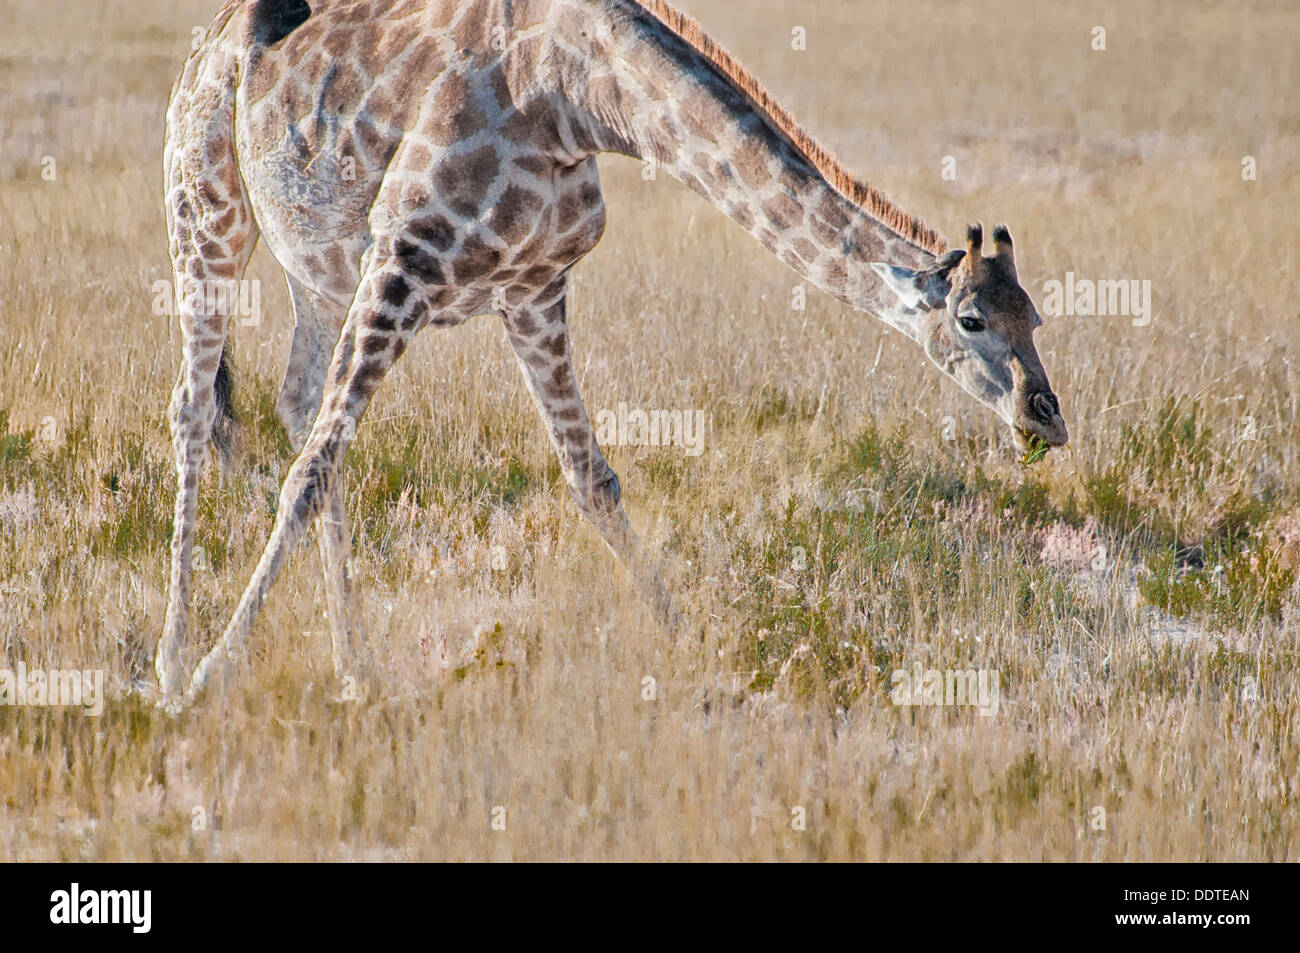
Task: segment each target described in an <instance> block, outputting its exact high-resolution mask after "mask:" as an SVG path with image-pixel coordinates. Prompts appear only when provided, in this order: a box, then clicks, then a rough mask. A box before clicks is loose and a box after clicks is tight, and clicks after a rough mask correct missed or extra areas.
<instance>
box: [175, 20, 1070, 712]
mask: <svg viewBox="0 0 1300 953" xmlns="http://www.w3.org/2000/svg"><path fill="white" fill-rule="evenodd" d="M602 152H616V153H622V154H625V155H630V156H635V157H638V158H640V159H642V160H644V161H646V162H649V163H653V168H655V169H663V170H664V171H665V172H666V173H668V174H670V175H672V176H674V177H675V178H677V179H679V180H680V181H682V182H683V183H685V184H686V185H687V186H688V187H690V188H691V189H693V190H694V191H696V192H697V193H699V194H700V195H702V196H703V197H704V198H705V199H707V200H708V201H709V202H711V203H712V204H713V205H715V206H716V207H718V208H719V209H720V210H721V211H722V212H723V213H724V214H726V215H728V216H729V217H730V218H732V219H733V220H734V221H735V222H736V223H737V224H739V225H740V227H741V228H743V229H744V230H745V231H747V232H748V233H749V234H751V235H752V236H753V237H754V238H756V239H757V240H758V241H759V242H760V243H761V244H762V245H764V246H765V247H766V248H768V249H769V250H770V251H772V252H773V253H774V254H776V255H777V256H778V257H779V258H780V259H781V260H782V261H784V262H785V263H786V264H787V265H789V266H790V267H791V268H793V269H794V270H795V271H797V272H799V273H800V274H801V275H803V276H804V277H805V278H806V279H808V280H809V281H811V282H812V283H813V284H815V285H817V286H818V287H819V288H821V289H822V290H824V291H826V292H827V293H829V294H832V295H834V296H835V297H837V298H839V299H841V300H842V301H845V302H847V303H848V304H850V305H852V306H853V307H854V308H857V309H859V310H862V311H865V312H868V313H872V314H875V315H877V316H878V317H880V318H881V319H882V320H884V321H885V322H886V323H888V324H890V325H891V326H893V327H896V328H899V329H900V330H902V331H904V332H905V333H906V334H907V335H908V336H909V337H910V338H912V339H913V340H914V341H916V342H917V343H918V344H919V345H920V346H921V347H922V348H923V350H924V352H925V354H926V355H927V356H928V357H929V358H930V359H931V360H932V361H933V362H934V363H935V364H936V365H937V366H938V367H939V368H940V369H941V370H943V371H944V372H945V373H947V374H949V375H950V376H951V377H953V378H954V379H955V380H956V381H957V382H958V383H959V384H960V385H961V386H962V387H964V388H965V389H966V390H967V391H969V392H970V393H971V394H973V395H974V396H975V397H976V398H977V399H978V400H979V401H981V402H982V403H984V404H985V405H986V406H988V407H990V408H991V409H993V410H994V411H995V412H996V413H997V414H998V415H999V416H1000V417H1002V419H1004V420H1005V421H1006V422H1007V423H1008V424H1009V425H1010V426H1011V427H1012V428H1013V429H1014V432H1015V433H1016V434H1017V439H1018V440H1024V439H1028V438H1030V437H1037V438H1038V439H1040V440H1043V441H1045V442H1047V443H1048V444H1050V445H1053V446H1059V445H1061V444H1064V443H1065V441H1066V439H1067V436H1066V430H1065V424H1064V421H1063V420H1062V418H1061V415H1060V409H1059V406H1058V404H1057V401H1056V397H1055V395H1053V393H1052V391H1051V388H1050V386H1049V385H1048V381H1047V376H1046V373H1045V372H1044V370H1043V367H1042V363H1041V362H1040V361H1039V358H1038V354H1037V351H1036V349H1035V347H1034V342H1033V331H1034V327H1035V326H1036V325H1037V323H1038V321H1039V319H1038V315H1037V311H1036V310H1035V308H1034V306H1033V303H1032V301H1031V300H1030V298H1029V296H1028V295H1027V294H1026V293H1025V292H1024V290H1023V289H1022V288H1021V287H1020V285H1019V283H1018V280H1017V278H1016V272H1015V262H1014V256H1013V253H1012V245H1011V237H1010V234H1009V233H1008V232H1007V231H1006V229H1005V228H1003V227H999V228H998V229H995V231H994V233H993V240H994V255H992V256H991V257H987V258H986V257H984V256H983V254H982V251H981V248H982V240H983V239H982V235H983V233H982V230H981V229H979V228H978V227H974V226H973V227H972V228H971V229H970V231H969V233H968V243H967V248H966V250H965V252H961V251H951V252H950V251H949V250H948V248H947V245H946V243H945V242H944V241H943V239H942V238H941V237H940V236H939V234H938V233H937V232H936V231H934V230H933V229H931V228H929V227H928V226H926V225H925V224H924V223H923V222H921V221H920V220H919V219H917V218H915V217H914V216H911V215H909V214H908V213H906V212H904V211H903V210H902V209H900V208H898V207H897V206H895V205H894V204H893V203H891V202H890V201H889V199H887V198H886V197H885V196H884V195H883V194H882V193H880V192H879V191H877V190H876V189H874V188H872V187H871V186H869V185H867V184H866V183H865V182H863V181H861V180H860V179H857V178H855V177H854V176H852V175H851V174H850V173H848V172H847V170H845V169H844V168H843V167H842V166H841V165H840V164H839V163H838V162H836V161H835V159H834V158H833V157H832V156H831V155H830V154H829V153H828V152H827V151H826V150H824V149H823V148H822V147H821V146H819V145H818V144H817V143H816V142H814V141H813V140H812V139H811V138H810V137H809V136H808V135H807V134H806V133H804V132H803V131H802V130H801V129H800V128H799V127H798V126H797V125H796V124H795V122H794V120H793V119H792V118H791V117H790V115H789V114H788V113H786V112H785V110H783V109H782V108H781V107H780V106H779V105H778V104H777V103H776V102H775V101H774V100H772V98H771V97H770V96H769V95H768V94H767V92H766V91H765V90H764V89H763V88H762V86H761V85H760V84H759V83H758V82H757V80H755V79H754V78H753V77H752V76H751V75H750V74H749V73H747V72H746V71H745V70H744V69H743V68H742V67H740V65H739V64H738V63H736V61H735V60H734V59H732V58H731V56H730V55H728V54H727V53H726V52H725V51H724V50H722V49H721V48H720V47H719V46H717V44H716V43H714V42H713V41H712V40H711V39H710V38H709V37H708V36H707V35H705V34H704V33H703V32H702V31H701V30H700V28H699V27H698V26H696V25H695V24H694V23H693V22H692V21H690V20H688V19H687V18H685V17H684V16H682V15H681V14H679V13H678V12H677V11H675V10H673V9H672V8H671V7H669V6H668V5H667V4H666V3H664V2H663V0H643V2H637V0H318V2H315V3H313V4H311V5H308V4H307V3H304V2H303V0H228V2H227V3H226V4H225V6H223V7H222V8H221V10H220V11H219V12H218V13H217V15H216V17H215V19H214V20H213V22H212V24H211V25H210V26H209V28H208V30H207V33H206V35H205V37H204V39H203V41H202V43H201V44H200V45H199V47H198V49H196V50H195V52H194V53H193V54H192V55H191V56H190V58H189V60H188V61H187V62H186V64H185V67H184V70H183V71H182V73H181V75H180V77H179V78H178V80H177V82H176V85H175V87H174V88H173V90H172V96H171V100H170V103H169V105H168V110H167V121H166V138H165V149H164V172H165V182H166V213H167V227H168V234H169V251H170V255H171V260H172V266H173V271H174V277H175V279H176V285H177V287H180V286H181V285H182V284H183V283H184V282H189V281H207V280H229V279H236V278H238V277H239V276H240V275H241V274H242V273H243V270H244V268H245V266H246V265H247V263H248V260H249V256H250V255H251V253H252V250H253V246H254V244H255V243H256V241H257V240H258V238H259V237H260V238H261V239H262V240H264V241H265V242H266V243H267V245H268V247H269V249H270V250H271V252H272V254H273V255H274V256H275V258H276V260H277V262H279V264H280V265H281V266H282V267H283V269H284V271H285V274H286V278H287V281H288V284H289V291H290V297H291V299H292V303H293V312H294V331H293V340H292V344H291V346H290V354H289V359H288V362H287V366H286V369H285V375H284V381H283V384H282V385H281V389H280V395H279V398H278V401H277V404H276V409H277V414H278V416H279V418H280V420H281V421H282V422H283V424H284V426H285V428H286V429H287V431H288V433H289V435H290V441H291V443H292V445H293V447H294V449H295V451H296V452H297V457H296V459H295V460H294V463H293V465H292V466H291V467H290V469H289V471H288V474H287V476H286V477H285V480H284V483H283V486H282V488H281V492H280V498H279V505H278V509H277V512H276V518H275V524H274V527H273V529H272V531H271V535H270V539H269V540H268V542H267V544H266V547H265V548H264V550H263V552H262V556H261V559H260V561H259V562H258V565H257V568H256V570H255V571H254V573H253V576H252V579H251V580H250V581H249V583H248V586H247V588H246V589H245V591H244V593H243V596H242V598H241V599H240V601H239V604H238V607H237V608H236V610H235V613H234V615H233V617H232V619H231V621H230V624H229V625H228V626H227V628H226V630H225V632H224V633H223V635H222V636H221V638H220V639H219V640H218V642H217V644H216V645H215V646H214V647H212V648H211V650H210V651H209V652H208V653H207V654H206V655H205V656H204V657H203V658H202V659H201V660H200V661H199V662H198V664H197V666H196V667H195V669H194V673H193V675H192V677H191V678H190V679H189V680H188V683H187V682H186V680H185V671H184V665H183V658H184V655H185V652H186V645H185V635H186V629H187V623H188V616H189V599H190V581H191V563H192V559H193V553H194V520H195V514H196V510H197V494H198V483H199V474H200V470H201V468H202V464H203V460H204V456H205V454H206V452H207V447H208V443H209V440H210V438H211V437H212V435H213V428H214V424H216V425H217V426H218V428H219V431H218V432H221V431H220V427H221V426H224V421H225V419H226V414H225V410H226V407H225V405H226V404H227V403H228V396H229V394H228V388H226V387H225V386H224V383H222V382H223V381H224V380H225V377H224V375H225V374H226V372H227V365H226V361H225V345H226V337H227V333H228V331H229V327H230V318H231V315H230V314H229V313H228V310H229V309H228V308H226V307H224V306H223V305H221V304H220V302H218V303H217V304H216V305H215V306H212V305H209V304H205V303H204V302H203V301H202V300H201V299H195V300H191V301H188V302H186V301H182V302H180V304H179V308H178V314H177V320H178V323H179V325H180V329H181V332H182V338H183V354H182V362H181V369H180V374H179V377H178V379H177V382H176V386H175V389H174V391H173V395H172V402H171V409H170V414H169V417H170V423H171V428H172V434H173V440H174V444H175V450H176V465H177V494H176V507H175V532H174V534H173V538H172V544H171V550H172V551H171V557H172V569H171V576H170V592H169V599H168V610H167V619H166V622H165V624H164V629H163V633H162V636H161V638H160V640H159V644H158V649H157V653H156V658H155V668H156V671H157V674H158V678H159V683H160V686H161V688H162V690H163V693H164V695H165V696H166V697H167V698H168V699H170V700H171V701H172V702H173V703H175V702H176V701H177V700H178V699H193V698H194V697H195V696H196V695H197V694H198V693H199V692H200V691H202V690H203V689H204V688H205V687H206V686H207V685H208V684H209V683H210V682H211V681H212V680H214V679H216V678H218V677H221V676H222V675H223V674H225V673H226V672H227V671H228V670H229V669H230V666H231V664H232V663H233V662H234V661H235V660H236V659H238V658H239V657H240V656H241V654H242V653H243V651H244V648H245V645H246V642H247V638H248V634H249V630H250V628H251V625H252V622H253V619H254V617H255V616H256V614H257V611H258V609H259V608H260V607H261V605H262V604H263V602H264V601H265V599H266V597H267V594H268V593H269V591H270V589H271V586H272V584H273V583H274V581H275V579H276V577H277V576H278V574H279V572H280V570H281V569H282V568H283V566H284V563H285V561H286V560H287V559H288V557H289V555H290V553H291V552H292V550H293V549H294V547H295V545H296V544H297V543H298V541H299V540H300V539H301V537H302V536H303V535H304V534H305V533H306V532H307V530H308V528H309V524H310V523H311V522H312V521H313V520H316V521H317V527H318V536H319V544H320V550H321V556H322V562H323V565H324V569H325V576H326V594H327V601H328V610H329V620H330V626H331V630H332V635H333V656H334V664H335V669H336V672H337V673H338V675H339V676H340V677H341V678H355V677H356V676H357V673H362V672H364V671H365V670H366V665H367V663H366V660H365V659H364V658H363V654H364V644H363V643H362V642H361V641H360V640H359V639H358V637H357V626H356V620H355V617H354V613H353V610H352V596H351V591H350V589H351V579H350V573H349V571H348V547H349V534H348V530H347V518H346V513H345V512H344V507H343V489H342V480H343V474H342V466H341V465H342V461H343V457H344V454H345V452H346V450H347V446H348V444H349V443H350V442H351V440H352V438H353V436H354V434H355V430H356V423H357V421H359V420H360V419H361V417H362V415H363V413H364V411H365V408H366V405H367V404H368V403H369V401H370V398H371V396H372V395H373V394H374V392H375V389H376V388H377V387H378V386H379V384H380V382H381V381H382V379H383V377H384V375H385V374H386V373H387V371H388V369H389V368H390V367H391V366H392V364H393V362H394V361H396V360H397V359H398V357H400V356H401V354H402V353H403V351H405V349H406V347H407V346H408V345H409V343H410V341H411V340H412V338H413V337H414V336H415V335H416V334H417V333H419V332H420V331H421V330H423V329H425V328H430V327H432V328H446V327H453V326H455V325H458V324H460V323H462V322H464V321H465V320H467V319H468V318H470V317H471V316H473V315H476V314H480V313H484V312H491V313H496V314H498V315H499V316H500V318H501V320H502V322H503V325H504V328H505V332H506V335H507V337H508V339H509V341H510V344H511V347H512V348H513V350H514V352H515V355H516V357H517V358H518V361H519V364H520V366H521V368H522V370H523V373H524V378H525V381H526V383H527V385H528V388H529V391H530V392H531V394H532V396H533V398H534V400H535V402H536V404H537V407H538V409H539V411H540V413H541V415H542V418H543V420H544V421H545V424H546V429H547V432H548V434H549V435H550V438H551V440H552V442H553V443H554V445H555V449H556V451H557V454H558V456H559V459H560V462H561V469H562V471H563V474H564V479H565V482H566V483H567V484H568V486H569V489H570V490H571V492H572V494H573V496H574V498H575V500H576V501H577V504H578V507H579V509H580V510H581V511H582V513H583V514H584V515H585V516H586V517H587V518H588V519H589V520H590V521H591V522H592V524H593V525H594V526H595V527H596V529H597V530H598V531H599V532H600V534H601V536H602V537H603V539H604V540H605V542H606V543H607V544H608V545H609V547H610V548H611V549H612V550H613V551H614V552H615V553H616V554H617V555H618V556H619V557H620V558H621V559H622V560H623V561H624V562H625V563H626V564H627V565H628V567H629V569H630V570H631V572H632V575H633V577H634V579H635V580H636V582H637V584H638V585H639V586H640V587H641V588H642V589H643V590H644V591H645V592H646V593H647V594H648V596H649V598H650V599H651V600H652V601H653V603H654V604H655V605H656V606H657V607H658V608H659V609H660V610H661V611H662V612H663V613H664V614H665V615H668V614H670V613H671V611H672V610H671V602H670V600H669V598H668V595H667V592H666V590H665V589H664V586H663V584H662V582H661V581H660V579H659V577H658V574H657V573H656V572H655V571H654V567H653V565H652V562H651V560H650V559H649V558H648V557H647V555H646V554H645V553H644V552H643V550H642V547H641V544H640V543H639V541H638V540H637V537H636V535H635V534H634V533H633V531H632V528H631V526H630V524H629V522H628V519H627V515H626V513H625V512H624V510H623V506H622V503H621V499H620V497H621V493H620V488H619V482H618V478H617V476H616V475H615V474H614V472H613V471H612V470H611V469H610V468H609V465H608V464H607V463H606V461H605V457H604V455H603V454H602V452H601V449H600V447H599V446H598V444H597V441H596V438H595V435H594V433H593V430H592V426H591V422H590V421H589V419H588V416H587V412H586V410H585V408H584V407H583V404H582V401H581V399H580V397H579V394H578V386H577V380H576V377H575V374H574V371H573V365H572V363H571V360H570V355H569V338H568V332H567V323H566V314H565V287H566V275H567V273H568V270H569V268H570V267H572V265H573V264H574V263H575V262H576V261H578V260H579V259H580V258H582V256H583V255H585V254H586V253H587V252H588V251H590V250H591V248H592V247H594V246H595V244H596V242H597V241H598V240H599V239H600V237H601V234H602V233H603V231H604V226H605V204H604V201H603V198H602V196H601V189H600V181H599V176H598V173H597V167H596V156H597V155H598V154H600V153H602ZM219 418H220V419H219ZM349 684H351V683H349Z"/></svg>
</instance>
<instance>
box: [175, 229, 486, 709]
mask: <svg viewBox="0 0 1300 953" xmlns="http://www.w3.org/2000/svg"><path fill="white" fill-rule="evenodd" d="M384 244H388V245H390V246H391V244H392V243H391V241H386V242H384ZM375 245H376V247H380V245H381V242H380V240H378V239H377V240H376V243H375ZM430 290H431V289H430V288H429V287H428V285H427V284H426V282H425V281H424V280H423V279H422V278H420V277H418V276H416V275H414V274H411V273H409V271H408V270H407V268H406V266H404V264H403V262H402V261H401V259H399V258H398V257H396V256H386V257H384V258H382V259H380V258H378V257H377V258H376V259H374V260H372V261H371V262H370V263H369V264H368V265H367V266H366V273H365V274H364V275H363V276H362V279H361V282H360V285H359V286H358V288H357V294H356V297H355V298H354V299H353V302H352V306H351V308H350V309H349V311H348V317H347V320H346V321H345V322H344V325H343V331H342V333H341V334H340V335H339V340H338V343H337V345H335V348H334V356H333V359H332V360H331V362H330V367H329V370H328V371H327V373H326V378H325V388H324V393H323V395H322V398H321V408H320V412H319V413H318V414H317V415H316V420H315V422H314V423H313V424H312V427H311V432H310V434H309V435H308V437H307V440H306V442H305V444H304V445H303V448H302V451H301V452H300V453H299V454H298V458H297V459H296V460H294V462H293V465H292V466H291V467H290V468H289V473H288V475H287V476H286V477H285V480H284V486H283V487H282V488H281V490H280V502H279V506H278V507H277V509H276V515H275V525H274V526H273V528H272V530H271V537H270V539H269V540H268V541H267V543H266V547H265V548H264V549H263V550H262V556H261V559H260V560H259V561H258V564H257V568H256V569H255V570H254V571H253V576H252V578H251V579H250V580H249V582H248V586H247V587H246V588H245V589H244V594H243V596H242V597H241V598H240V601H239V606H238V607H237V608H236V609H235V614H234V616H233V617H232V618H231V620H230V624H229V625H228V626H227V627H226V631H225V633H224V634H223V635H222V637H221V638H220V639H219V640H218V642H217V644H216V645H215V646H214V647H213V648H212V650H211V651H210V652H209V653H208V654H207V656H206V657H204V659H203V660H202V661H201V662H200V663H199V665H198V667H197V668H195V670H194V675H193V677H192V678H191V680H190V685H189V689H188V690H187V692H186V700H187V701H190V702H192V701H193V700H194V699H195V698H197V697H198V695H199V694H200V693H201V692H203V691H204V690H205V689H206V688H207V687H208V686H209V685H211V684H212V683H213V682H214V681H220V680H224V679H225V678H226V677H227V676H228V675H229V673H230V669H231V666H232V664H233V663H234V662H235V661H236V660H237V659H239V658H241V657H242V655H243V653H244V648H245V645H246V643H247V641H248V635H249V632H250V630H251V628H252V624H253V620H254V618H255V617H256V615H257V613H258V611H259V610H260V609H261V607H262V604H263V603H264V602H265V600H266V597H267V594H268V593H269V592H270V590H271V587H272V586H273V585H274V584H275V580H276V578H277V577H278V576H279V574H280V572H281V570H282V569H283V568H284V564H285V562H286V561H287V560H288V558H289V556H290V555H291V553H292V552H293V550H294V548H295V546H296V545H297V543H298V542H299V540H301V538H302V535H303V533H304V532H305V531H306V528H307V526H308V524H309V523H310V522H311V521H312V520H313V519H314V518H315V517H317V516H318V515H320V514H321V513H322V511H325V512H328V507H330V506H331V505H332V504H331V502H330V501H331V500H337V501H338V502H339V505H340V508H341V500H342V498H341V496H333V494H334V490H335V488H336V487H337V486H338V477H339V473H340V468H341V466H342V462H343V456H344V454H345V452H346V451H347V447H348V444H349V443H350V442H351V441H352V438H353V437H354V436H355V434H356V426H357V423H358V422H359V421H360V419H361V415H362V414H363V413H364V412H365V409H366V407H367V405H368V404H369V403H370V398H371V397H372V396H373V395H374V392H375V390H376V389H377V388H378V387H379V384H380V382H381V381H382V380H383V378H384V376H385V375H386V374H387V373H388V370H389V368H391V367H392V365H393V362H395V361H396V360H397V359H398V357H400V356H401V354H402V353H403V352H404V351H405V350H406V347H407V345H408V344H409V343H410V341H411V339H412V338H413V337H414V336H415V334H416V333H417V332H418V331H419V330H420V328H422V327H423V326H424V325H425V324H426V323H428V319H429V315H430V304H429V291H430ZM462 317H463V316H462ZM434 323H447V324H451V323H456V322H454V321H450V320H449V321H446V322H438V321H435V322H434ZM326 527H328V528H329V529H330V530H331V531H333V532H335V533H337V534H338V535H339V538H340V540H341V539H343V538H344V537H343V531H342V527H341V523H340V521H333V520H329V521H327V522H326ZM335 577H336V578H337V574H335ZM343 661H344V663H345V664H346V661H347V660H346V659H344V660H343ZM343 674H344V676H345V677H346V676H347V675H348V674H350V673H347V672H345V673H343ZM362 674H364V673H362Z"/></svg>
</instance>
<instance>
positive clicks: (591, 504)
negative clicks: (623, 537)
mask: <svg viewBox="0 0 1300 953" xmlns="http://www.w3.org/2000/svg"><path fill="white" fill-rule="evenodd" d="M571 489H572V490H573V495H574V497H575V498H576V499H577V501H578V507H579V509H581V510H582V512H583V513H585V514H586V515H587V516H588V517H590V518H591V519H593V520H600V519H603V518H604V517H607V516H611V515H612V514H614V513H615V512H617V511H618V507H619V502H620V501H621V500H622V497H623V491H622V488H621V487H620V486H619V482H618V474H617V473H615V472H614V471H613V470H611V469H609V467H606V468H605V472H604V474H603V475H602V476H593V477H591V478H590V479H587V480H580V481H579V482H578V483H577V484H575V485H572V486H571Z"/></svg>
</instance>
